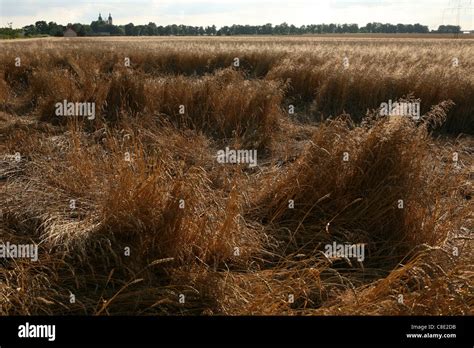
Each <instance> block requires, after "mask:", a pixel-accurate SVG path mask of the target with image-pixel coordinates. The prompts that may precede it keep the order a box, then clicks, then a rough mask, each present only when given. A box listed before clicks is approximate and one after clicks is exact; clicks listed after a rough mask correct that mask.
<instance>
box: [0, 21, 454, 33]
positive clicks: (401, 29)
mask: <svg viewBox="0 0 474 348" xmlns="http://www.w3.org/2000/svg"><path fill="white" fill-rule="evenodd" d="M68 27H70V28H72V29H73V30H74V31H75V32H76V33H77V35H78V36H94V35H113V36H122V35H126V36H169V35H176V36H204V35H208V36H231V35H305V34H346V33H347V34H349V33H361V34H364V33H387V34H392V33H400V34H406V33H420V34H423V33H429V32H430V31H429V29H428V26H425V25H421V24H418V23H417V24H396V25H395V24H383V23H368V24H367V25H366V26H364V27H359V26H358V25H357V24H310V25H302V26H300V27H296V26H294V25H289V24H287V23H282V24H278V25H272V24H270V23H268V24H265V25H235V24H234V25H232V26H224V27H221V28H220V29H217V28H216V26H215V25H212V26H207V27H202V26H200V27H197V26H187V25H176V24H173V25H166V26H162V25H156V24H155V23H152V22H150V23H148V24H147V25H134V24H133V23H129V24H127V25H111V24H107V23H106V22H104V21H94V22H92V23H91V24H90V25H88V24H80V23H74V24H72V23H70V24H68V25H67V26H63V25H60V24H56V23H55V22H49V23H47V22H45V21H38V22H36V23H35V24H34V25H33V24H32V25H28V26H25V27H24V28H23V29H10V28H1V29H0V36H8V37H17V36H27V37H32V36H39V35H49V36H63V33H64V31H65V30H66V29H67V28H68ZM431 32H432V33H445V34H447V33H449V34H456V33H460V32H461V27H460V26H455V25H441V26H440V27H439V28H438V30H436V31H431Z"/></svg>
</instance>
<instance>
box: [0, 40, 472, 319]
mask: <svg viewBox="0 0 474 348" xmlns="http://www.w3.org/2000/svg"><path fill="white" fill-rule="evenodd" d="M0 45H1V46H2V53H1V54H0V62H1V64H0V67H1V68H0V110H1V111H0V128H1V132H0V150H1V156H2V157H1V158H0V164H1V165H0V197H1V202H2V203H1V219H0V242H2V243H5V242H7V241H8V242H10V243H16V244H30V243H35V244H37V245H38V246H39V261H38V262H31V261H29V260H26V259H9V258H5V259H1V263H2V268H1V269H0V280H1V282H0V304H1V305H0V314H1V315H35V314H46V315H53V314H80V315H117V314H132V315H156V314H158V315H176V314H178V315H360V314H362V315H382V314H383V315H441V314H442V315H466V314H472V307H473V296H472V293H473V292H472V290H473V289H472V280H473V279H472V274H473V273H472V272H473V269H472V253H471V252H470V250H471V248H472V241H471V238H472V237H471V236H470V234H471V231H472V228H473V215H472V211H473V204H472V193H473V188H472V179H473V177H474V163H473V160H472V159H473V146H474V142H473V138H472V133H473V130H474V124H473V120H474V118H473V106H472V100H473V97H474V95H473V94H474V88H473V82H474V81H473V74H472V71H473V69H474V61H473V60H472V51H473V43H472V40H467V39H466V40H462V41H459V40H449V39H446V40H436V39H421V38H405V39H390V40H380V39H374V38H348V37H342V38H341V37H335V38H329V37H327V38H311V37H304V38H284V39H283V38H252V39H248V38H220V39H217V38H212V39H209V40H203V39H189V38H173V39H168V38H160V39H152V40H135V41H131V40H130V41H129V40H125V39H114V38H110V39H106V40H105V39H97V40H92V39H88V38H85V39H78V40H73V41H72V40H58V39H48V40H43V41H34V40H33V41H31V40H30V41H18V42H13V43H12V42H1V43H0ZM15 57H21V60H22V65H21V66H20V67H16V66H15V65H14V59H15ZM125 57H128V58H130V61H131V66H130V67H126V66H125V65H124V58H125ZM236 57H237V58H239V62H240V64H239V66H235V65H234V62H235V60H234V58H236ZM344 57H348V58H349V62H350V64H349V66H348V67H347V68H344V67H343V65H342V63H343V58H344ZM453 57H457V58H458V59H459V62H460V64H459V66H458V67H454V66H453V65H452V59H453ZM470 72H471V73H470ZM64 99H66V100H68V101H72V102H94V103H95V106H96V118H95V119H94V120H88V119H87V118H83V117H71V118H68V117H60V116H56V115H55V104H56V103H57V102H61V101H63V100H64ZM389 99H392V100H394V101H396V100H407V101H412V102H414V101H420V103H421V109H422V117H421V121H419V122H415V121H412V120H411V119H409V118H396V117H381V116H379V115H378V112H377V108H378V107H379V106H380V103H382V102H387V101H388V100H389ZM290 105H293V106H294V107H295V111H296V113H295V114H294V115H293V114H288V110H289V106H290ZM469 134H470V135H469ZM226 147H229V148H232V149H240V150H244V149H255V150H257V151H258V165H257V166H256V167H249V166H248V165H246V164H222V163H219V162H218V161H217V159H216V154H217V152H218V151H219V150H222V149H225V148H226ZM16 153H19V154H20V156H21V160H20V161H17V160H15V158H14V157H15V156H14V155H15V154H16ZM455 158H456V159H457V161H454V159H455ZM333 242H336V243H339V244H363V245H364V247H365V259H364V261H362V262H358V261H357V260H355V259H351V258H345V257H339V258H331V257H328V256H327V255H326V254H325V247H326V245H328V244H332V243H333ZM400 296H402V297H400ZM400 298H402V299H403V300H402V301H401V300H400ZM183 299H184V302H183Z"/></svg>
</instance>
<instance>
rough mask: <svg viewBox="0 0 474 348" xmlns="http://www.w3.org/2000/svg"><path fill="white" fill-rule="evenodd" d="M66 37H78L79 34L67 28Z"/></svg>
mask: <svg viewBox="0 0 474 348" xmlns="http://www.w3.org/2000/svg"><path fill="white" fill-rule="evenodd" d="M64 37H77V33H76V32H75V31H74V29H72V28H67V29H66V31H65V32H64Z"/></svg>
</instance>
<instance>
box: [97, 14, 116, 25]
mask: <svg viewBox="0 0 474 348" xmlns="http://www.w3.org/2000/svg"><path fill="white" fill-rule="evenodd" d="M97 20H98V21H99V22H104V23H105V24H110V25H113V24H114V22H113V19H112V15H111V14H110V13H109V18H108V19H107V20H106V21H104V20H103V19H102V15H101V14H100V13H99V18H98V19H97Z"/></svg>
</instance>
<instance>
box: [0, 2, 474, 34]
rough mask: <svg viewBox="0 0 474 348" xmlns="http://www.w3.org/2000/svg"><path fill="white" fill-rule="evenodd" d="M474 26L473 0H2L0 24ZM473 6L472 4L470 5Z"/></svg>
mask: <svg viewBox="0 0 474 348" xmlns="http://www.w3.org/2000/svg"><path fill="white" fill-rule="evenodd" d="M459 2H461V4H464V7H465V8H468V7H471V8H470V9H465V10H463V11H461V25H462V26H463V28H464V29H474V24H473V23H474V22H473V10H472V6H474V1H469V0H416V1H413V0H398V1H389V0H136V1H121V0H97V1H93V0H72V1H64V0H44V1H43V0H0V27H1V26H6V25H7V23H9V22H13V27H22V26H24V25H27V24H32V23H34V22H36V21H38V20H46V21H48V22H49V21H55V22H57V23H59V24H67V23H69V22H71V23H75V22H79V23H90V22H91V21H92V20H95V19H97V16H98V13H99V12H101V13H102V16H107V15H108V13H109V12H111V13H112V16H113V18H114V22H115V24H127V23H130V22H133V23H135V24H147V23H148V22H155V23H156V24H157V25H167V24H186V25H202V26H206V25H212V24H215V25H216V26H218V27H220V26H223V25H232V24H265V23H272V24H279V23H282V22H287V23H289V24H295V25H303V24H319V23H357V24H359V25H365V24H366V23H367V22H384V23H394V24H396V23H418V22H419V23H422V24H426V25H429V26H430V28H432V29H435V28H437V26H438V25H440V24H456V21H457V15H456V13H457V11H455V10H452V9H450V8H453V7H457V4H458V3H459ZM470 3H471V4H472V5H469V4H470Z"/></svg>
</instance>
